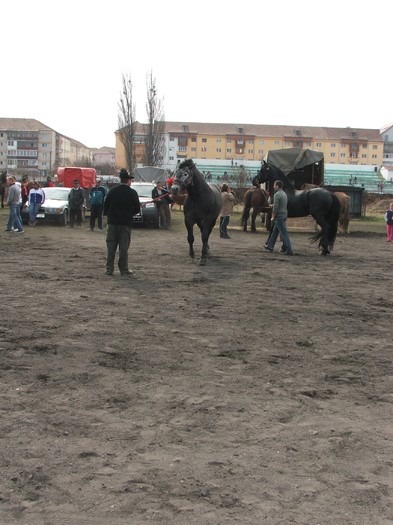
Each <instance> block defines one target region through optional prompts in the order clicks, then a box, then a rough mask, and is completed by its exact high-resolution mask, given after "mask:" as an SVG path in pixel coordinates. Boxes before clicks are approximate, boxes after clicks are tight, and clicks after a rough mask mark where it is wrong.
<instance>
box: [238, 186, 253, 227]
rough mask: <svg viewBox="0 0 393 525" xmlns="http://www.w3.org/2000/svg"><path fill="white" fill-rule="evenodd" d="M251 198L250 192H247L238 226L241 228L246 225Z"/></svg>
mask: <svg viewBox="0 0 393 525" xmlns="http://www.w3.org/2000/svg"><path fill="white" fill-rule="evenodd" d="M251 197H252V192H251V191H247V192H246V194H245V196H244V208H243V213H242V216H241V218H240V224H241V225H242V226H245V225H246V224H247V221H248V217H249V216H250V208H251Z"/></svg>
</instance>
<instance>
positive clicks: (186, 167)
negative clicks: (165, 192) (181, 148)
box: [171, 159, 195, 195]
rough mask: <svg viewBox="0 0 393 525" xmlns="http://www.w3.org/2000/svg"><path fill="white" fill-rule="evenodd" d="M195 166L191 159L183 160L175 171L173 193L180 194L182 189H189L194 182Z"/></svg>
mask: <svg viewBox="0 0 393 525" xmlns="http://www.w3.org/2000/svg"><path fill="white" fill-rule="evenodd" d="M194 166H195V164H194V162H193V161H192V160H191V159H188V160H185V161H183V162H182V163H181V164H180V165H179V167H178V169H177V170H176V172H175V175H174V177H175V180H174V181H173V183H172V186H171V193H173V195H178V194H179V193H181V191H184V190H187V188H188V187H189V186H191V184H192V177H193V174H192V171H191V170H192V168H193V167H194Z"/></svg>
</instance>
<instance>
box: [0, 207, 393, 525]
mask: <svg viewBox="0 0 393 525" xmlns="http://www.w3.org/2000/svg"><path fill="white" fill-rule="evenodd" d="M3 222H4V221H3ZM174 223H175V224H174V228H173V230H170V231H155V230H143V229H138V230H136V231H134V232H133V241H132V247H131V250H130V260H131V263H132V264H131V267H132V268H133V270H134V271H135V273H136V276H135V278H134V279H132V280H130V281H124V280H122V279H121V278H120V277H119V276H114V277H106V276H104V275H103V266H104V257H105V242H104V236H103V235H102V234H99V233H93V234H91V233H90V234H89V232H87V231H86V228H82V230H80V231H78V230H68V229H64V228H61V227H37V228H35V229H29V230H27V231H26V233H25V234H24V235H19V236H16V235H10V234H6V233H5V232H3V231H2V232H1V233H0V243H1V274H2V292H1V293H2V321H1V323H0V337H1V339H0V351H1V353H0V377H1V432H0V436H1V448H0V454H1V465H2V475H1V478H0V480H1V481H0V523H1V524H2V525H8V524H14V523H20V524H26V525H27V524H39V525H52V524H56V525H58V524H72V525H85V524H89V525H90V524H91V525H93V524H94V525H96V524H98V525H138V524H145V523H157V524H161V523H163V524H171V525H172V524H175V525H176V524H178V525H185V524H198V525H204V524H214V525H218V524H224V523H240V524H246V523H250V524H259V523H264V524H267V525H269V524H272V525H281V524H285V525H286V524H290V523H293V524H301V525H317V524H320V525H337V524H338V525H352V524H353V525H366V524H370V525H387V524H391V523H393V498H392V487H393V476H392V474H393V472H392V457H393V447H392V437H393V436H392V416H393V414H392V402H393V390H392V387H393V382H392V344H391V322H390V313H391V312H392V307H393V300H392V297H391V290H392V272H391V270H390V266H391V261H392V257H393V245H391V244H390V243H386V242H385V236H384V234H383V231H382V230H381V231H380V233H370V232H359V231H358V232H355V233H354V234H352V235H351V236H349V237H346V238H339V239H338V241H337V243H336V247H335V250H334V253H333V255H332V256H331V257H320V256H319V255H318V253H317V250H316V248H315V246H309V245H308V242H307V234H304V233H296V234H295V233H292V235H291V240H292V242H293V247H294V250H295V251H296V253H297V255H296V256H295V257H285V256H283V255H279V254H278V253H274V254H269V253H265V252H263V251H262V248H261V247H262V243H263V241H264V239H265V236H264V235H261V234H254V235H253V234H244V233H242V232H240V231H234V232H232V233H231V236H232V239H231V240H226V239H219V238H218V234H217V232H214V235H213V237H212V239H211V242H210V245H211V253H212V257H211V259H210V260H209V262H208V265H207V266H205V267H199V266H198V265H197V264H195V263H192V262H190V261H189V260H188V258H187V246H186V237H185V231H184V227H183V225H182V223H181V216H180V214H176V216H175V221H174ZM2 229H3V228H2ZM197 248H198V250H199V248H200V242H199V239H198V243H197Z"/></svg>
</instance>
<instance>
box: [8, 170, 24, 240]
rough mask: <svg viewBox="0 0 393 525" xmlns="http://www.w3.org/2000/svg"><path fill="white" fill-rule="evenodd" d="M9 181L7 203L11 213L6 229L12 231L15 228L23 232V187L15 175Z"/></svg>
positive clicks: (17, 231) (18, 231)
mask: <svg viewBox="0 0 393 525" xmlns="http://www.w3.org/2000/svg"><path fill="white" fill-rule="evenodd" d="M7 182H8V185H9V189H8V198H7V204H8V206H9V209H10V213H9V217H8V222H7V227H6V230H5V231H6V232H12V231H13V230H15V232H16V233H23V232H24V230H23V224H22V219H21V216H20V198H21V189H20V186H18V185H17V184H16V179H15V177H8V179H7Z"/></svg>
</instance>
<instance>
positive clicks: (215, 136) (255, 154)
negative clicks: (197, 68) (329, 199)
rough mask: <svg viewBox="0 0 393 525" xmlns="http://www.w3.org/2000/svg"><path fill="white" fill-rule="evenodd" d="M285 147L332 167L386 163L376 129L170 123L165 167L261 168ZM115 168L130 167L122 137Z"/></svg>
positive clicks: (139, 158)
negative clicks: (184, 163)
mask: <svg viewBox="0 0 393 525" xmlns="http://www.w3.org/2000/svg"><path fill="white" fill-rule="evenodd" d="M143 133H144V125H143V124H139V125H138V128H137V136H138V138H137V144H138V154H136V158H135V160H136V162H137V163H140V162H142V158H143V148H141V143H142V142H143V141H141V137H142V136H143ZM282 148H309V149H313V150H316V151H321V152H322V153H323V154H324V159H325V162H326V163H330V164H352V165H373V166H378V168H379V167H380V166H381V165H382V162H383V139H382V137H381V135H380V132H379V130H378V129H354V128H350V127H348V128H328V127H311V126H298V127H294V126H271V125H257V124H210V123H202V122H166V123H165V155H164V162H163V167H166V168H170V169H174V168H175V167H176V165H177V162H178V161H179V160H182V159H184V158H192V159H194V160H196V159H198V160H203V159H207V160H214V161H222V162H227V163H232V162H233V163H237V164H239V163H245V164H248V165H250V164H254V163H255V164H257V163H260V162H261V160H262V159H263V158H264V157H265V156H266V155H267V154H268V152H269V151H270V150H275V149H282ZM116 165H117V166H119V167H122V166H125V165H126V162H125V151H124V146H123V144H122V143H121V140H120V136H119V132H116Z"/></svg>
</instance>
